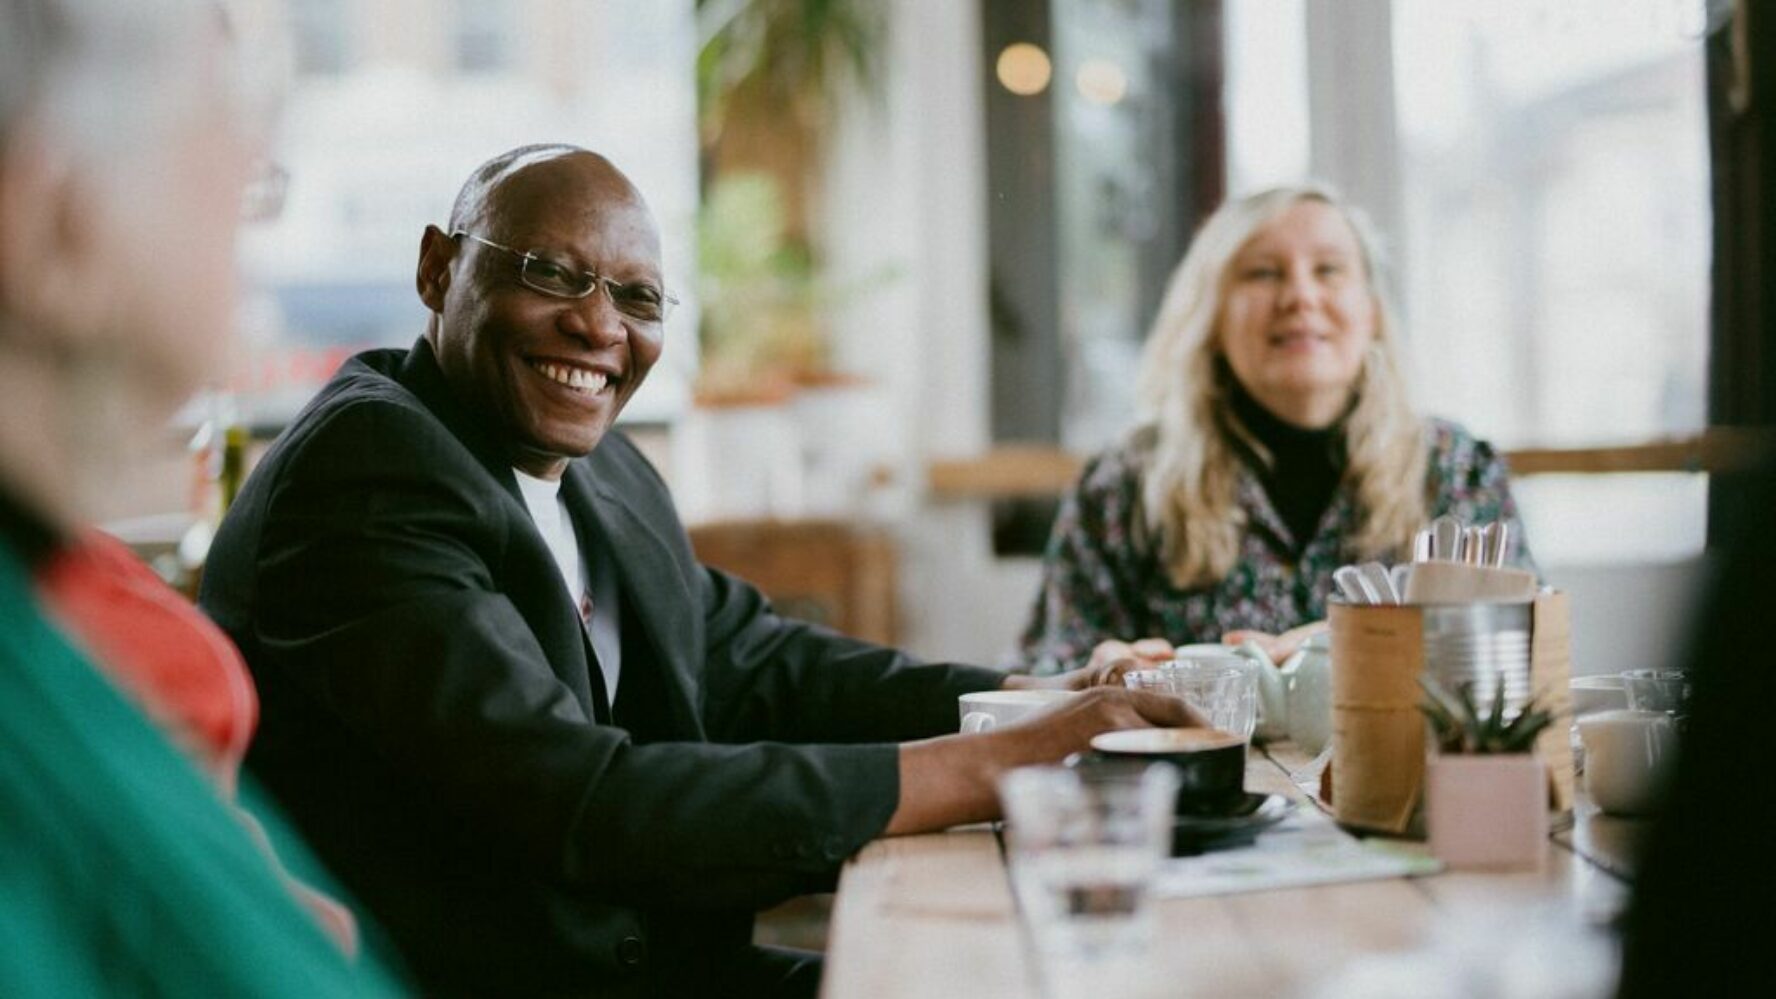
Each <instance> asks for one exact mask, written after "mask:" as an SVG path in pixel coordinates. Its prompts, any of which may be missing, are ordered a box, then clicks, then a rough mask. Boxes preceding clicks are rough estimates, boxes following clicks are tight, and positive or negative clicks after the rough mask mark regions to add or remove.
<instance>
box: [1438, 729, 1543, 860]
mask: <svg viewBox="0 0 1776 999" xmlns="http://www.w3.org/2000/svg"><path fill="white" fill-rule="evenodd" d="M1425 812H1426V815H1425V821H1426V823H1427V825H1428V826H1429V829H1430V837H1431V853H1433V854H1434V855H1436V857H1437V859H1438V860H1441V861H1443V863H1444V864H1446V865H1448V866H1449V867H1451V868H1490V869H1493V870H1500V869H1529V868H1539V867H1541V866H1542V863H1543V861H1544V860H1546V858H1547V855H1548V771H1547V768H1545V767H1543V766H1542V762H1541V760H1539V759H1537V758H1536V757H1535V756H1534V755H1533V754H1531V753H1513V754H1509V755H1499V756H1488V755H1480V756H1443V755H1437V754H1433V755H1431V756H1430V757H1429V758H1427V759H1426V760H1425Z"/></svg>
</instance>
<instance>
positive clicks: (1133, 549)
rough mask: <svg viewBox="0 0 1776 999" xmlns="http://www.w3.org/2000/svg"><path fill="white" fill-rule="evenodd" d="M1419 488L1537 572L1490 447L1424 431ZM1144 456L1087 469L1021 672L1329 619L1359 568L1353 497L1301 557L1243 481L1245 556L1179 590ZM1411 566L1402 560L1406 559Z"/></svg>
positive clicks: (1440, 427)
mask: <svg viewBox="0 0 1776 999" xmlns="http://www.w3.org/2000/svg"><path fill="white" fill-rule="evenodd" d="M1428 431H1429V437H1430V442H1431V457H1430V465H1429V467H1428V469H1427V470H1426V483H1425V488H1426V490H1427V494H1428V496H1429V499H1430V513H1431V516H1433V517H1434V516H1437V515H1439V514H1445V513H1447V514H1451V515H1453V516H1455V517H1456V518H1458V519H1460V520H1461V521H1463V522H1464V523H1469V524H1479V523H1486V522H1490V521H1494V520H1505V521H1509V522H1510V525H1511V534H1512V536H1513V537H1514V538H1515V539H1516V541H1515V543H1514V545H1513V547H1514V552H1513V555H1512V559H1511V561H1512V563H1513V564H1515V565H1518V566H1520V567H1522V568H1526V569H1530V570H1531V571H1534V569H1535V565H1534V562H1533V561H1532V560H1531V558H1530V554H1529V548H1528V545H1527V544H1526V543H1525V541H1524V535H1523V525H1522V522H1521V521H1520V520H1519V518H1518V514H1517V504H1516V502H1515V501H1513V500H1512V498H1511V491H1510V486H1509V484H1508V482H1507V473H1506V469H1505V463H1504V460H1503V459H1501V458H1500V457H1499V456H1498V454H1497V453H1496V452H1494V451H1493V449H1492V447H1491V446H1490V445H1488V444H1487V443H1486V442H1485V441H1482V440H1478V439H1476V438H1475V437H1474V436H1473V435H1471V434H1469V433H1468V432H1467V431H1466V430H1464V429H1462V428H1461V427H1460V426H1457V425H1456V424H1454V423H1450V422H1448V421H1445V420H1431V421H1429V422H1428ZM1140 481H1141V458H1140V454H1139V452H1138V451H1137V450H1136V449H1135V446H1134V445H1132V444H1123V445H1121V446H1118V447H1115V448H1111V449H1109V450H1107V451H1105V452H1103V453H1101V454H1099V455H1097V456H1096V457H1094V458H1093V459H1092V460H1091V461H1090V462H1088V463H1087V465H1086V467H1085V471H1084V472H1083V473H1082V474H1081V475H1080V477H1079V483H1078V484H1077V485H1076V486H1075V487H1074V489H1073V491H1072V493H1070V494H1069V495H1068V496H1067V497H1066V499H1065V500H1064V501H1063V503H1062V505H1061V511H1060V515H1059V516H1058V517H1057V518H1056V520H1055V525H1054V532H1053V534H1052V535H1051V536H1050V537H1049V541H1048V548H1047V551H1046V553H1045V554H1044V557H1043V578H1042V589H1041V591H1040V592H1039V593H1038V594H1037V597H1036V607H1035V610H1034V613H1033V614H1032V616H1031V619H1030V624H1029V627H1028V628H1026V629H1025V631H1024V636H1023V640H1022V648H1021V656H1022V661H1023V666H1024V667H1025V668H1028V669H1030V670H1032V671H1033V672H1036V673H1055V672H1061V671H1064V670H1069V669H1073V668H1076V667H1079V666H1083V665H1085V663H1086V662H1087V660H1089V659H1090V658H1091V650H1092V647H1093V646H1095V645H1096V644H1097V643H1099V642H1101V641H1104V640H1105V639H1111V638H1114V639H1121V640H1124V641H1132V640H1134V639H1138V638H1147V637H1150V636H1157V637H1160V638H1165V639H1167V640H1169V641H1170V642H1172V643H1173V644H1175V645H1183V644H1186V643H1190V642H1212V641H1217V640H1219V639H1220V637H1221V636H1222V635H1223V634H1224V633H1226V632H1229V631H1233V630H1235V629H1238V628H1252V629H1256V630H1258V631H1264V632H1270V633H1272V634H1276V633H1279V632H1283V631H1287V630H1288V629H1290V628H1293V627H1295V626H1297V625H1301V624H1305V623H1307V622H1309V621H1318V620H1321V619H1323V618H1324V617H1325V616H1326V597H1327V595H1328V593H1329V592H1330V591H1331V587H1332V570H1334V569H1336V568H1338V567H1339V566H1341V565H1345V564H1347V563H1350V562H1353V561H1357V560H1358V559H1359V557H1360V556H1359V554H1358V553H1357V552H1355V551H1353V550H1351V549H1350V548H1349V547H1347V545H1346V539H1347V538H1348V537H1349V536H1350V535H1351V533H1352V532H1353V531H1354V530H1355V527H1356V523H1357V508H1356V500H1355V497H1354V496H1353V495H1352V493H1351V490H1350V487H1349V486H1348V485H1340V486H1339V488H1338V490H1337V491H1336V492H1335V493H1333V495H1332V502H1331V504H1330V505H1329V506H1328V507H1327V509H1326V512H1325V514H1324V515H1323V516H1322V517H1321V518H1320V526H1319V531H1318V533H1316V534H1315V535H1314V536H1313V538H1312V539H1311V540H1310V541H1309V542H1308V543H1307V545H1306V547H1305V548H1300V555H1299V557H1296V556H1295V555H1294V554H1293V553H1294V552H1295V551H1296V550H1297V548H1298V547H1299V546H1297V545H1296V544H1295V542H1294V539H1293V538H1292V537H1290V535H1289V529H1288V528H1287V527H1286V526H1284V524H1283V521H1282V518H1281V517H1280V516H1278V515H1277V512H1276V510H1275V509H1274V508H1273V507H1272V506H1271V503H1270V498H1269V497H1268V496H1266V495H1265V492H1264V487H1263V486H1262V485H1261V484H1260V483H1259V481H1258V477H1257V475H1256V474H1255V473H1254V472H1253V471H1252V470H1251V469H1250V468H1247V467H1242V468H1241V470H1240V473H1239V484H1238V486H1237V492H1236V502H1238V503H1239V504H1240V505H1241V506H1243V507H1244V508H1245V509H1246V511H1247V514H1248V517H1247V521H1248V525H1249V526H1248V527H1247V530H1246V535H1245V537H1244V538H1242V539H1241V541H1240V557H1239V561H1238V562H1237V563H1235V565H1234V567H1233V569H1232V571H1230V572H1229V573H1228V574H1227V576H1226V577H1225V578H1223V579H1222V580H1221V581H1220V582H1219V583H1216V584H1215V585H1213V586H1209V587H1204V588H1199V589H1193V590H1180V589H1178V588H1177V587H1175V586H1173V585H1172V582H1171V580H1170V579H1169V578H1168V576H1167V574H1166V571H1165V567H1164V566H1163V565H1162V564H1161V563H1160V558H1159V545H1158V544H1157V543H1156V539H1154V538H1153V536H1152V534H1151V532H1149V531H1148V530H1147V528H1146V527H1145V526H1144V525H1143V524H1141V517H1142V513H1141V501H1140V495H1141V490H1140ZM1402 557H1406V556H1402Z"/></svg>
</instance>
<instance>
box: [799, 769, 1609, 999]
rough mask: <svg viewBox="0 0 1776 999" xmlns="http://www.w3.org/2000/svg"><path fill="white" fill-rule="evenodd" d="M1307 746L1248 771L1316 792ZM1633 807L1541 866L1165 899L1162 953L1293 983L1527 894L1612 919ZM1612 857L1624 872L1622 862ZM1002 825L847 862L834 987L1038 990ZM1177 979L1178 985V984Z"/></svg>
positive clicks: (1175, 972)
mask: <svg viewBox="0 0 1776 999" xmlns="http://www.w3.org/2000/svg"><path fill="white" fill-rule="evenodd" d="M1306 762H1307V761H1306V759H1305V757H1303V755H1302V754H1301V753H1299V752H1298V751H1296V750H1295V749H1294V748H1293V747H1292V746H1289V745H1288V744H1283V745H1280V746H1274V747H1271V748H1269V749H1265V750H1257V751H1254V752H1253V753H1252V755H1251V760H1250V762H1249V763H1248V766H1247V778H1246V781H1247V787H1248V788H1249V789H1251V790H1254V791H1262V792H1266V793H1280V794H1284V795H1287V796H1289V797H1291V798H1292V799H1295V800H1297V801H1299V802H1300V805H1299V807H1304V808H1311V807H1316V805H1315V803H1314V801H1313V799H1312V798H1309V797H1308V796H1306V795H1305V794H1303V792H1302V791H1301V789H1299V788H1297V787H1296V786H1295V785H1294V783H1293V782H1292V781H1291V779H1290V776H1289V775H1290V773H1291V771H1292V770H1299V769H1300V768H1301V767H1302V766H1303V765H1304V764H1305V763H1306ZM1635 825H1636V824H1634V823H1627V822H1624V821H1623V820H1619V819H1610V818H1608V817H1604V816H1598V815H1595V814H1594V810H1593V809H1592V808H1591V807H1590V805H1589V804H1588V803H1586V802H1583V801H1581V803H1580V805H1579V808H1578V809H1577V816H1576V821H1575V822H1574V823H1573V824H1572V825H1570V826H1568V827H1567V828H1565V829H1562V830H1560V831H1557V832H1556V833H1555V835H1554V837H1553V840H1554V846H1553V847H1552V848H1551V849H1550V850H1549V852H1548V862H1547V864H1546V866H1545V867H1544V869H1543V870H1541V871H1537V872H1525V873H1509V874H1489V873H1444V874H1438V875H1434V876H1429V877H1419V878H1411V879H1405V878H1395V879H1392V880H1384V881H1359V882H1350V883H1346V884H1336V885H1321V886H1315V887H1309V888H1293V889H1279V890H1273V891H1264V892H1254V893H1249V894H1241V895H1222V896H1212V897H1204V898H1188V899H1174V898H1162V899H1160V900H1159V901H1158V903H1157V905H1158V918H1159V939H1160V940H1161V941H1162V942H1163V943H1162V945H1161V946H1159V947H1157V948H1156V953H1155V954H1154V957H1153V960H1155V961H1158V962H1162V963H1163V965H1164V968H1163V969H1160V971H1161V976H1162V977H1164V978H1165V979H1167V980H1170V981H1175V982H1179V983H1188V989H1187V991H1188V994H1190V995H1192V996H1271V995H1289V994H1292V993H1294V992H1296V991H1298V990H1300V989H1302V988H1304V987H1307V986H1310V985H1312V984H1313V983H1315V982H1317V981H1321V980H1323V979H1324V978H1325V977H1326V976H1327V975H1328V973H1329V972H1330V971H1331V970H1334V969H1338V968H1340V967H1341V966H1343V965H1345V964H1346V963H1348V962H1349V961H1351V960H1352V959H1354V958H1357V957H1360V956H1363V955H1368V954H1374V953H1386V952H1408V951H1411V950H1413V949H1414V948H1419V947H1423V946H1425V945H1426V941H1427V936H1428V934H1429V933H1431V932H1432V927H1433V926H1434V925H1435V924H1436V922H1437V921H1438V919H1439V917H1447V916H1449V915H1450V914H1454V915H1456V916H1462V915H1468V914H1471V915H1475V916H1488V915H1490V916H1491V917H1493V918H1495V919H1497V918H1499V917H1500V914H1505V915H1507V916H1508V914H1510V913H1512V912H1515V911H1518V910H1517V909H1515V908H1513V907H1523V908H1524V909H1526V910H1527V909H1530V908H1534V909H1535V910H1536V911H1542V912H1547V911H1553V912H1555V913H1556V914H1557V918H1561V919H1565V918H1569V917H1570V919H1572V920H1573V921H1574V922H1575V923H1578V922H1584V923H1590V924H1598V923H1602V922H1604V921H1606V920H1608V919H1609V918H1610V917H1612V916H1613V915H1614V914H1615V913H1617V912H1618V911H1619V910H1620V908H1621V906H1622V904H1623V903H1624V902H1625V900H1626V891H1627V887H1626V884H1625V882H1624V881H1623V880H1621V877H1620V875H1621V874H1622V873H1624V872H1625V871H1626V870H1627V869H1628V866H1629V864H1630V863H1631V849H1632V846H1633V840H1634V839H1635V837H1636V833H1637V830H1636V828H1635ZM1612 872H1614V873H1612ZM1025 946H1026V945H1025V942H1024V937H1023V935H1022V934H1021V932H1020V931H1019V928H1018V924H1017V913H1016V910H1015V907H1014V904H1013V900H1012V895H1011V887H1010V884H1009V882H1008V880H1007V877H1006V872H1005V866H1004V860H1003V857H1002V854H1001V851H1000V846H999V842H998V839H997V837H996V836H995V835H994V833H993V831H992V829H991V828H989V827H986V826H974V827H969V828H963V829H956V830H951V831H948V832H943V833H933V834H929V835H923V836H907V837H900V838H895V839H884V840H879V841H877V842H875V843H873V844H871V845H870V846H868V847H867V848H865V849H864V850H863V851H862V852H861V853H859V854H858V855H857V857H855V858H854V859H853V860H852V861H851V862H850V863H849V864H847V865H846V867H845V870H844V873H843V875H842V876H841V878H840V882H839V892H838V898H837V900H836V902H835V904H834V908H833V915H832V926H831V931H830V937H829V942H828V950H827V960H826V979H825V985H824V988H823V991H822V995H823V996H824V997H825V999H863V997H871V999H889V997H909V999H911V997H925V996H929V997H963V999H994V997H999V996H1019V997H1023V996H1035V995H1039V994H1040V993H1039V992H1038V989H1037V986H1036V983H1035V980H1034V978H1033V977H1032V976H1033V971H1032V968H1033V962H1032V961H1031V960H1030V957H1029V955H1028V954H1027V953H1026V952H1025ZM1172 994H1180V993H1177V992H1173V993H1172Z"/></svg>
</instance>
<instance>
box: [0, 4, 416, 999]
mask: <svg viewBox="0 0 1776 999" xmlns="http://www.w3.org/2000/svg"><path fill="white" fill-rule="evenodd" d="M224 13H225V12H224V11H223V9H222V8H221V7H220V6H219V5H217V4H216V3H213V2H204V0H132V2H130V3H127V4H118V3H114V2H110V0H0V884H4V885H5V890H4V891H0V927H3V928H4V929H3V930H0V995H6V996H9V997H17V996H39V995H57V996H61V995H82V996H98V995H255V996H272V995H289V996H316V995H361V994H373V995H380V994H388V993H389V992H391V991H392V990H391V988H390V984H389V982H388V981H387V980H386V977H385V974H384V973H383V972H382V971H381V969H380V968H379V967H378V966H377V965H376V963H375V962H374V961H370V960H360V961H357V962H355V963H354V962H353V961H352V960H351V959H349V958H348V956H347V951H348V950H349V949H351V948H352V946H353V945H354V938H353V936H352V927H353V923H352V921H351V919H350V917H349V915H348V914H347V913H346V911H345V910H344V909H343V908H341V907H340V906H338V905H337V904H336V903H334V902H332V901H331V900H329V899H327V898H325V897H324V896H321V895H320V894H319V893H316V892H313V891H310V890H309V889H306V888H304V887H303V886H301V885H300V884H299V883H298V882H296V881H295V880H294V879H293V878H292V877H290V876H289V875H288V874H286V873H285V872H284V870H283V868H282V866H281V865H280V864H279V862H278V861H277V859H276V858H275V856H274V855H273V853H272V851H271V849H270V842H269V841H268V839H267V837H266V829H265V828H264V827H263V826H262V825H261V824H260V823H259V822H258V821H256V820H254V819H253V818H251V817H249V815H248V814H247V813H246V812H244V811H242V810H239V809H236V808H234V807H232V803H231V802H230V801H229V798H230V797H231V796H232V794H233V793H234V790H235V786H234V785H235V780H236V778H237V775H238V768H239V765H240V761H241V757H242V754H243V753H244V750H245V744H246V740H247V739H248V737H249V736H250V734H251V732H252V728H253V724H254V721H255V718H256V710H257V703H256V701H255V699H254V696H253V689H252V686H251V683H250V682H249V680H248V678H247V675H246V673H245V670H244V667H243V665H242V663H241V661H240V658H239V655H238V653H236V652H235V651H234V649H233V647H232V646H231V645H229V643H228V642H227V640H226V638H225V637H224V636H223V635H222V634H221V633H220V632H219V631H218V630H217V629H216V628H215V627H214V626H213V625H211V624H209V623H208V622H207V620H205V619H204V618H203V617H202V615H201V614H199V613H198V612H197V610H196V608H195V607H192V606H191V605H189V604H188V603H185V602H184V601H183V600H182V599H181V598H179V597H178V596H177V595H176V594H175V593H173V591H171V590H170V589H168V588H167V587H165V586H164V585H163V584H161V583H160V582H159V581H158V579H156V578H155V577H154V576H153V575H152V574H151V573H150V572H149V571H148V570H147V569H146V567H144V566H142V565H141V564H140V563H139V562H134V561H132V560H131V559H130V557H129V556H128V553H127V552H126V551H124V550H123V549H122V547H121V545H119V544H118V543H117V542H115V541H114V540H111V539H107V538H105V537H104V536H102V535H100V534H99V533H98V532H96V531H94V530H92V529H91V528H89V527H87V526H86V525H87V523H88V521H89V519H90V517H91V515H92V511H93V510H94V509H95V508H96V507H97V505H98V504H99V502H100V501H101V500H102V499H103V498H104V497H105V495H106V493H107V492H108V491H110V490H112V489H115V488H116V485H117V483H118V482H119V481H121V480H122V478H123V473H124V472H125V471H126V470H127V468H128V467H129V465H130V463H131V461H132V460H133V459H134V458H135V456H137V455H138V454H141V453H143V452H145V451H149V450H151V449H152V448H153V445H154V443H155V442H156V438H157V437H158V436H159V435H164V434H165V433H166V432H167V424H168V421H169V419H170V418H171V416H172V414H173V413H174V411H175V409H176V408H177V407H178V406H179V405H180V404H181V403H182V402H183V401H184V400H185V399H186V398H187V397H188V396H190V395H191V393H192V392H193V391H194V390H195V389H196V388H197V387H198V386H199V385H200V384H202V383H203V382H205V381H206V380H209V379H211V378H213V377H214V376H215V375H216V374H218V371H217V367H218V364H219V362H220V360H221V359H222V358H223V357H224V356H225V354H226V347H227V339H228V335H229V331H230V327H231V323H232V319H233V309H234V295H235V277H234V273H235V272H234V245H235V234H236V230H237V229H238V227H239V223H240V218H241V215H242V204H243V196H244V195H245V194H246V192H247V191H248V185H249V182H250V180H251V179H252V176H253V168H254V165H255V163H257V162H259V158H258V156H257V155H256V154H257V148H258V145H259V141H258V137H257V130H256V129H255V128H254V127H253V123H252V120H251V118H250V116H246V115H243V114H242V112H243V110H246V108H245V105H244V103H243V98H244V97H246V96H248V94H247V89H246V88H245V86H244V84H243V83H242V82H241V80H240V78H239V75H238V73H237V72H236V71H235V69H236V66H237V63H236V61H235V57H236V56H237V55H238V54H239V53H238V51H237V49H236V48H235V47H234V46H233V45H231V44H230V42H229V39H228V37H227V36H228V34H229V22H228V21H227V20H226V19H225V17H224ZM268 822H269V824H270V825H272V826H273V827H274V828H275V827H276V822H275V820H268ZM279 847H280V848H281V849H283V850H285V851H286V856H291V853H290V851H292V850H297V849H298V848H297V847H296V845H295V844H294V842H293V841H290V840H280V841H279ZM329 931H331V935H330V933H329Z"/></svg>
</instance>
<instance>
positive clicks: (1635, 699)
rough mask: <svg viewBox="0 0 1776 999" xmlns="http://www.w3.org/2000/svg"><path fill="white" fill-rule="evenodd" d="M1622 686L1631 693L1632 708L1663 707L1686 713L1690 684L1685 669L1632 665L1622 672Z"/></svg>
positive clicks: (1668, 710)
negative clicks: (1685, 706)
mask: <svg viewBox="0 0 1776 999" xmlns="http://www.w3.org/2000/svg"><path fill="white" fill-rule="evenodd" d="M1622 689H1623V690H1625V691H1626V692H1627V694H1628V708H1629V710H1631V711H1663V712H1665V713H1666V714H1670V715H1678V714H1682V713H1683V709H1684V699H1685V697H1686V696H1687V695H1688V693H1689V686H1688V683H1687V681H1686V679H1685V678H1684V674H1683V671H1682V670H1675V669H1631V670H1628V671H1627V672H1625V673H1623V674H1622Z"/></svg>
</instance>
